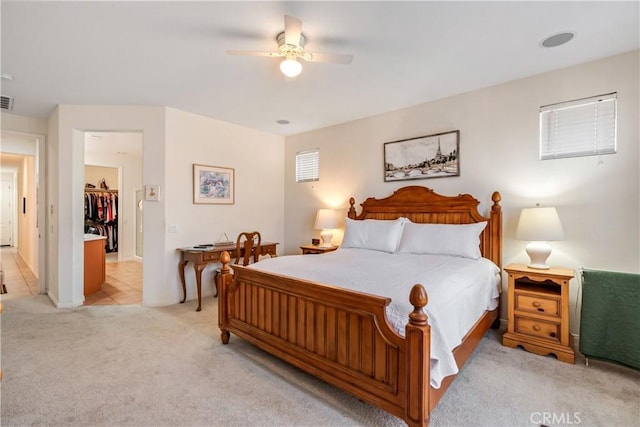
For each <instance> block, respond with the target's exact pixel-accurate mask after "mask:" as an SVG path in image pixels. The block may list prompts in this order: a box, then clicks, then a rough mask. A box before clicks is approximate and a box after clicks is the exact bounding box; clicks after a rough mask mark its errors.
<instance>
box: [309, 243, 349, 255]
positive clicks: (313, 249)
mask: <svg viewBox="0 0 640 427" xmlns="http://www.w3.org/2000/svg"><path fill="white" fill-rule="evenodd" d="M339 247H340V246H327V247H322V246H314V245H304V246H300V249H301V250H302V255H309V254H324V253H327V252H332V251H335V250H336V249H338V248H339Z"/></svg>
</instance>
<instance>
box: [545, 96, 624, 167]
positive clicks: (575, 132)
mask: <svg viewBox="0 0 640 427" xmlns="http://www.w3.org/2000/svg"><path fill="white" fill-rule="evenodd" d="M617 101H618V96H617V93H615V92H614V93H609V94H607V95H600V96H594V97H591V98H584V99H577V100H575V101H569V102H562V103H559V104H553V105H547V106H544V107H540V159H541V160H546V159H557V158H561V157H577V156H593V155H598V154H613V153H615V152H616V112H617Z"/></svg>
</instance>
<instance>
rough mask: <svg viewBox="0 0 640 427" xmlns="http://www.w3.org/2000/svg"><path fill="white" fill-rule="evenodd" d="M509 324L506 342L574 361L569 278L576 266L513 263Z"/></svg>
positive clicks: (505, 335) (565, 360)
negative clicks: (571, 342) (530, 266)
mask: <svg viewBox="0 0 640 427" xmlns="http://www.w3.org/2000/svg"><path fill="white" fill-rule="evenodd" d="M505 271H506V272H507V273H508V275H509V285H508V286H509V287H508V293H507V298H508V307H507V311H508V315H509V320H508V322H509V323H508V325H507V332H505V334H504V335H503V337H502V345H504V346H506V347H512V348H515V347H517V346H521V347H523V348H524V349H525V350H527V351H530V352H532V353H536V354H540V355H549V354H554V355H555V356H556V357H557V358H558V360H561V361H563V362H568V363H574V360H575V354H574V351H573V349H572V348H571V346H570V345H569V280H571V278H572V277H573V270H570V269H568V268H560V267H551V268H550V269H548V270H538V269H534V268H529V267H527V266H526V265H522V264H510V265H508V266H507V267H506V268H505Z"/></svg>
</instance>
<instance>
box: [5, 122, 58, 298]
mask: <svg viewBox="0 0 640 427" xmlns="http://www.w3.org/2000/svg"><path fill="white" fill-rule="evenodd" d="M1 138H2V145H1V147H0V148H1V150H0V175H1V179H0V181H2V182H1V183H0V186H1V189H0V193H2V195H1V196H0V200H1V201H0V203H1V204H2V207H1V211H0V223H1V224H0V235H1V236H0V241H1V242H2V246H3V250H2V253H1V254H0V258H3V260H4V261H5V263H6V264H7V267H6V268H7V269H8V268H11V266H13V267H15V268H14V270H15V272H16V274H14V275H12V276H9V275H8V274H5V285H6V289H7V294H6V295H5V296H4V298H8V297H13V296H26V295H35V294H39V293H40V294H43V293H46V292H47V289H46V283H45V282H46V281H45V280H44V279H43V278H44V277H45V266H46V265H45V257H44V249H45V239H46V235H45V233H43V232H42V231H43V230H44V229H45V206H46V205H45V202H44V194H43V193H42V192H40V191H39V189H40V188H43V186H44V164H45V162H44V152H45V150H44V136H43V135H37V134H28V133H23V132H14V131H2V135H1ZM3 267H4V263H3ZM10 279H11V280H10ZM12 291H13V293H12ZM9 294H12V295H9Z"/></svg>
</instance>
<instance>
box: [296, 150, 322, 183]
mask: <svg viewBox="0 0 640 427" xmlns="http://www.w3.org/2000/svg"><path fill="white" fill-rule="evenodd" d="M319 179H320V149H319V148H315V149H313V150H307V151H298V152H297V153H296V182H308V181H318V180H319Z"/></svg>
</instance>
